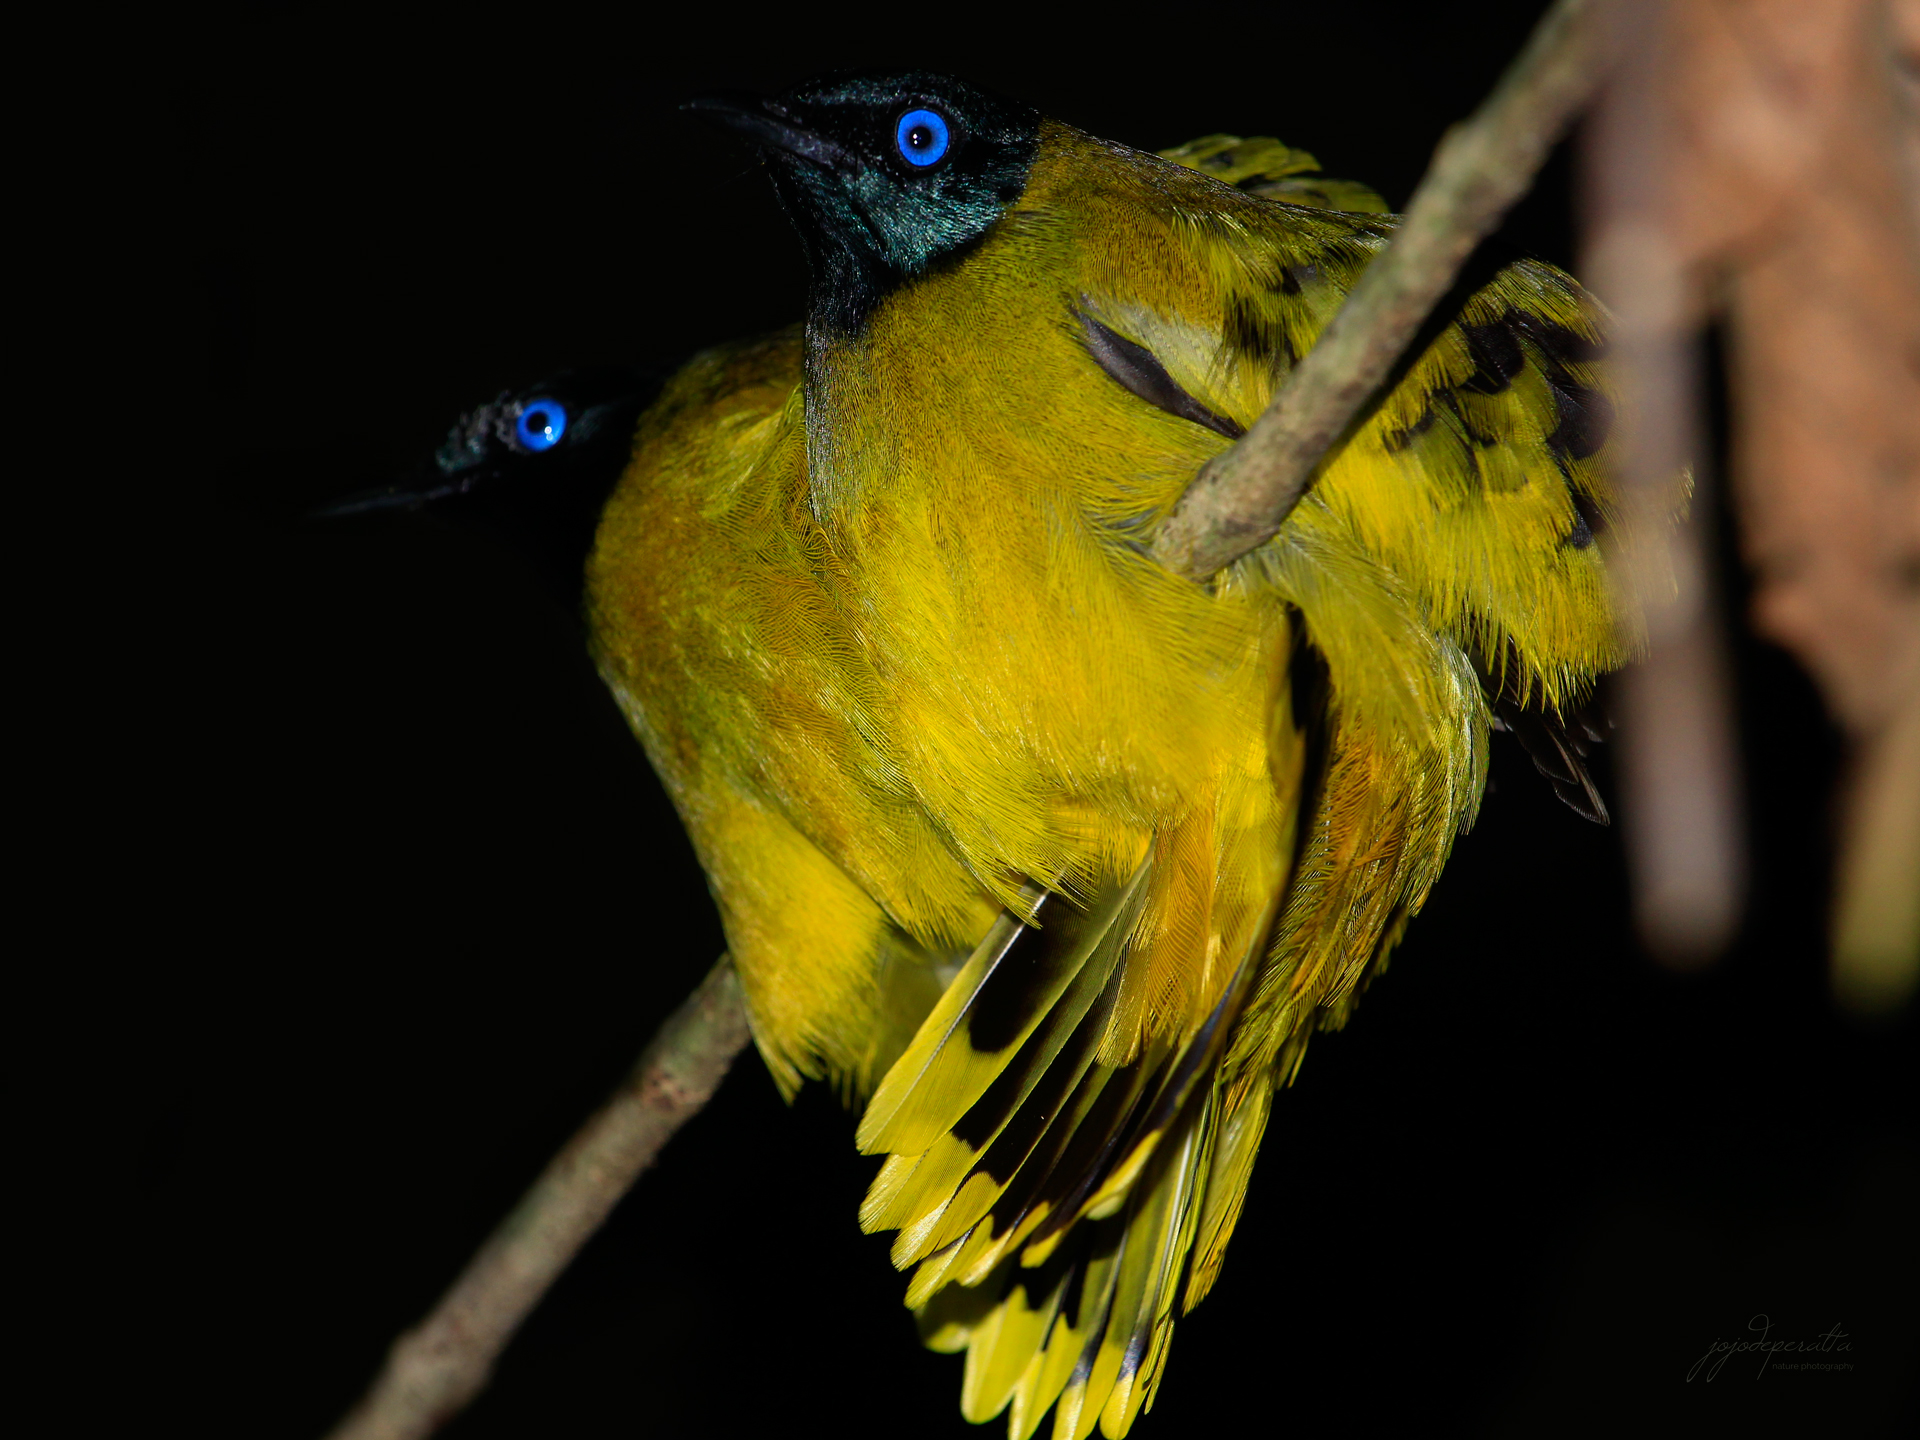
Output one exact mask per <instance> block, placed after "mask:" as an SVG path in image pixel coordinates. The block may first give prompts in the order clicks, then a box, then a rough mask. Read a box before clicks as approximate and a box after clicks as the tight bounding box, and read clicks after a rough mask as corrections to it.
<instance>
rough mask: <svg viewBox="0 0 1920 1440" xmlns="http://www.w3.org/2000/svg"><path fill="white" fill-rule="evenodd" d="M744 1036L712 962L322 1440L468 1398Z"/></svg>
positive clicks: (393, 1438)
mask: <svg viewBox="0 0 1920 1440" xmlns="http://www.w3.org/2000/svg"><path fill="white" fill-rule="evenodd" d="M747 1039H748V1034H747V1016H746V1009H745V1006H744V1004H743V1002H742V999H741V994H740V982H739V980H738V978H737V977H736V976H735V975H734V972H733V966H732V964H731V963H730V962H729V961H728V959H727V958H726V957H725V956H722V957H721V959H720V963H719V964H717V965H715V966H714V967H713V969H712V970H711V971H709V972H708V974H707V978H706V979H705V980H703V981H701V983H700V986H699V988H698V989H696V990H695V991H694V992H693V994H691V995H689V996H688V997H687V998H686V1000H685V1001H683V1002H682V1003H681V1005H680V1008H679V1009H678V1010H676V1011H674V1012H673V1014H672V1015H671V1016H669V1017H668V1018H667V1021H666V1023H665V1024H664V1025H662V1026H661V1027H660V1029H659V1030H658V1031H657V1032H655V1034H654V1037H653V1039H652V1041H650V1042H649V1043H648V1045H647V1048H646V1050H645V1052H644V1053H642V1055H641V1056H640V1061H639V1063H638V1064H637V1065H635V1066H634V1068H633V1072H632V1074H631V1075H629V1076H628V1077H627V1080H626V1082H625V1083H624V1084H622V1085H621V1087H620V1088H619V1089H618V1090H617V1091H615V1092H614V1094H613V1096H612V1098H611V1099H609V1100H608V1101H607V1103H606V1104H605V1105H604V1106H602V1107H601V1109H600V1111H599V1113H597V1114H596V1115H594V1117H593V1118H592V1119H591V1120H589V1121H587V1123H586V1124H585V1125H583V1126H582V1127H581V1128H580V1130H579V1132H578V1133H577V1134H575V1135H574V1137H573V1139H571V1140H570V1141H568V1142H567V1145H566V1148H565V1149H563V1150H562V1151H561V1152H560V1153H559V1154H558V1155H556V1156H554V1158H553V1159H552V1161H551V1162H549V1163H548V1165H547V1168H546V1170H545V1171H544V1172H542V1174H541V1176H540V1178H539V1179H538V1180H536V1181H534V1183H533V1186H532V1188H531V1189H529V1190H528V1191H527V1193H526V1194H525V1195H524V1196H523V1197H522V1198H521V1200H520V1203H519V1204H518V1205H517V1206H515V1207H514V1209H513V1212H512V1213H511V1214H509V1215H508V1216H507V1218H506V1219H505V1220H503V1221H501V1222H500V1225H499V1227H498V1228H497V1229H496V1230H495V1231H494V1232H493V1234H492V1235H490V1236H489V1237H488V1238H487V1242H486V1243H485V1244H484V1245H482V1246H481V1247H480V1250H479V1252H478V1253H477V1254H476V1255H475V1256H474V1257H473V1259H472V1260H471V1261H469V1262H468V1264H467V1268H466V1270H465V1272H464V1273H462V1274H461V1276H460V1278H459V1279H458V1280H456V1281H454V1283H453V1287H452V1288H451V1289H449V1290H448V1291H447V1293H446V1294H445V1295H444V1296H442V1297H441V1299H440V1303H439V1304H438V1305H436V1306H435V1307H434V1309H433V1313H432V1314H431V1315H429V1316H428V1317H427V1318H426V1319H425V1320H424V1321H422V1322H421V1323H420V1324H419V1325H418V1326H417V1327H415V1328H414V1329H412V1330H410V1331H408V1332H407V1333H406V1334H404V1335H402V1336H401V1337H400V1338H399V1339H398V1340H396V1341H395V1342H394V1345H393V1348H392V1350H390V1351H389V1352H388V1354H387V1363H386V1366H385V1367H384V1368H383V1369H382V1370H381V1372H380V1375H379V1378H378V1379H376V1380H375V1381H374V1383H373V1386H372V1388H370V1389H369V1390H368V1391H367V1393H366V1395H365V1396H364V1397H363V1398H362V1399H361V1401H360V1403H359V1404H358V1405H357V1406H355V1407H354V1410H353V1413H352V1414H350V1415H348V1416H347V1418H346V1419H345V1420H343V1421H341V1422H340V1424H339V1426H338V1427H337V1428H336V1429H335V1430H334V1431H333V1433H332V1435H331V1436H330V1437H329V1440H415V1437H419V1436H425V1435H430V1434H432V1433H433V1432H434V1431H435V1430H437V1429H438V1428H439V1427H440V1426H441V1425H443V1424H445V1423H446V1422H447V1421H448V1420H450V1419H452V1418H453V1416H454V1415H456V1414H457V1413H459V1411H460V1410H461V1409H462V1408H463V1407H464V1406H465V1405H466V1404H467V1403H468V1402H469V1401H470V1400H472V1399H473V1397H474V1396H475V1395H477V1394H479V1393H480V1390H481V1389H482V1387H484V1386H485V1385H486V1383H487V1379H488V1376H489V1375H490V1374H491V1372H492V1370H493V1362H494V1361H495V1360H496V1359H498V1358H499V1355H500V1352H501V1350H503V1349H504V1348H505V1347H506V1344H507V1341H508V1340H510V1339H511V1338H512V1337H513V1333H514V1331H515V1330H517V1329H518V1328H519V1327H520V1323H521V1321H523V1320H525V1319H526V1318H527V1315H528V1314H529V1313H530V1312H531V1311H532V1310H533V1307H534V1306H535V1305H537V1304H539V1302H540V1298H541V1297H542V1296H543V1295H545V1294H546V1292H547V1289H548V1287H549V1286H551V1285H552V1284H553V1282H554V1281H555V1280H556V1279H558V1278H559V1275H560V1272H561V1271H562V1270H564V1269H566V1267H567V1265H568V1264H569V1263H570V1262H571V1261H572V1259H573V1257H574V1256H575V1255H576V1254H578V1253H579V1251H580V1247H581V1246H582V1245H584V1244H586V1242H587V1240H588V1238H589V1237H590V1236H592V1234H593V1232H594V1231H595V1230H597V1229H599V1228H600V1224H601V1222H602V1221H603V1220H605V1219H606V1218H607V1215H608V1213H609V1212H610V1211H611V1210H612V1209H613V1207H614V1206H615V1205H616V1204H617V1203H618V1202H619V1200H620V1197H621V1196H623V1195H625V1194H626V1193H627V1190H628V1189H629V1188H630V1187H631V1186H632V1184H633V1182H634V1180H635V1179H636V1178H638V1176H639V1175H640V1172H641V1171H643V1170H645V1169H646V1168H647V1166H648V1165H650V1164H651V1163H652V1162H653V1159H654V1157H655V1156H657V1155H658V1154H659V1153H660V1149H661V1147H662V1146H664V1145H665V1144H666V1143H667V1141H668V1140H669V1139H671V1138H672V1136H673V1133H674V1131H676V1130H678V1129H679V1128H680V1126H681V1125H683V1124H684V1123H685V1122H686V1121H687V1120H689V1119H691V1118H692V1117H693V1116H694V1115H696V1114H698V1113H699V1112H700V1110H701V1108H702V1107H703V1106H705V1105H706V1103H707V1101H708V1100H709V1099H711V1098H712V1096H713V1092H714V1091H715V1090H716V1089H718V1088H719V1085H720V1081H721V1080H722V1079H723V1078H725V1076H726V1073H727V1070H728V1068H729V1067H730V1066H731V1065H732V1064H733V1061H734V1057H735V1056H737V1055H738V1054H739V1053H740V1052H741V1051H742V1050H744V1049H745V1048H746V1045H747Z"/></svg>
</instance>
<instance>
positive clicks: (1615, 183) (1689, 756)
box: [1582, 0, 1746, 969]
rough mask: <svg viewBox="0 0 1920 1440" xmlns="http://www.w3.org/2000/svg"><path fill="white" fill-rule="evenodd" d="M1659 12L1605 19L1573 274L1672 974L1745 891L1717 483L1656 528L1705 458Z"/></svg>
mask: <svg viewBox="0 0 1920 1440" xmlns="http://www.w3.org/2000/svg"><path fill="white" fill-rule="evenodd" d="M1670 14H1671V7H1670V6H1669V5H1668V3H1667V0H1617V3H1615V4H1614V5H1612V6H1611V7H1609V14H1608V16H1607V19H1608V20H1609V22H1610V23H1611V24H1612V25H1614V26H1616V27H1618V28H1619V30H1620V31H1623V32H1628V33H1630V34H1631V35H1632V36H1634V37H1635V38H1636V40H1637V41H1638V43H1636V44H1633V45H1631V46H1628V45H1626V44H1625V41H1626V38H1627V35H1626V34H1622V35H1621V42H1622V48H1623V49H1625V50H1626V51H1627V53H1626V55H1625V58H1624V61H1623V63H1622V64H1621V66H1620V67H1619V69H1618V71H1617V73H1616V74H1615V75H1614V76H1613V79H1612V80H1611V82H1610V83H1609V85H1608V88H1607V93H1606V94H1605V95H1604V96H1603V97H1602V98H1601V101H1600V103H1599V104H1598V105H1597V106H1596V107H1595V111H1594V115H1593V117H1592V119H1591V120H1590V121H1589V124H1588V131H1587V135H1586V141H1587V144H1586V154H1585V156H1584V159H1585V162H1586V166H1585V168H1586V172H1587V173H1586V177H1585V178H1586V192H1587V194H1586V200H1587V210H1588V220H1587V226H1586V231H1587V233H1586V235H1585V237H1584V253H1583V257H1582V273H1583V275H1584V276H1585V278H1586V280H1587V282H1588V283H1589V284H1590V285H1592V286H1594V288H1595V290H1596V291H1597V292H1598V293H1599V294H1600V295H1601V296H1602V297H1603V298H1604V299H1605V300H1606V301H1607V303H1608V305H1609V307H1610V309H1611V317H1612V325H1611V333H1610V335H1609V358H1610V360H1611V361H1612V364H1613V373H1614V378H1615V383H1616V385H1617V386H1618V390H1619V395H1620V409H1621V415H1622V423H1621V425H1620V435H1619V438H1618V440H1617V441H1616V443H1615V445H1614V459H1613V467H1612V468H1613V476H1614V479H1615V482H1616V485H1617V487H1618V494H1619V503H1620V508H1621V514H1620V519H1619V523H1618V524H1617V525H1616V526H1615V527H1614V529H1613V532H1612V533H1611V534H1610V535H1609V536H1608V537H1607V543H1608V547H1609V552H1610V553H1609V554H1608V562H1609V564H1610V566H1612V567H1615V569H1616V573H1617V574H1619V575H1620V576H1622V577H1623V580H1624V585H1625V588H1626V589H1627V590H1628V591H1629V592H1630V593H1631V594H1632V595H1633V596H1634V597H1635V600H1636V601H1637V603H1638V607H1639V611H1640V614H1641V616H1642V618H1643V620H1644V623H1645V627H1646V654H1645V656H1644V658H1643V659H1642V660H1641V661H1640V662H1639V663H1638V664H1636V665H1633V666H1631V667H1629V668H1628V669H1627V670H1626V671H1625V672H1624V673H1622V674H1621V676H1620V677H1619V679H1618V682H1617V686H1616V689H1615V692H1614V703H1615V709H1616V713H1617V719H1618V722H1619V727H1620V728H1619V735H1618V742H1617V743H1618V747H1619V755H1620V772H1619V773H1620V786H1621V790H1622V804H1621V807H1620V808H1621V812H1622V815H1623V817H1624V819H1625V821H1626V827H1625V828H1626V834H1625V840H1626V852H1627V862H1628V872H1629V875H1630V878H1631V880H1632V891H1633V910H1634V920H1635V923H1636V925H1637V928H1638V929H1639V932H1640V936H1641V938H1642V940H1643V941H1645V943H1646V945H1647V947H1648V949H1649V950H1651V951H1652V952H1653V954H1654V955H1655V956H1656V957H1658V958H1659V959H1660V960H1661V961H1662V962H1664V963H1666V964H1668V965H1671V966H1674V967H1676V968H1680V969H1689V968H1694V967H1697V966H1701V965H1705V964H1707V963H1709V962H1711V961H1712V960H1713V959H1715V958H1716V957H1717V956H1718V955H1719V953H1720V952H1721V951H1722V950H1723V949H1724V948H1725V947H1726V945H1727V943H1728V942H1729V941H1730V940H1731V938H1732V935H1733V931H1734V928H1735V926H1736V925H1737V923H1738V921H1739V913H1740V902H1741V899H1742V896H1743V892H1744V889H1745V868H1746V867H1745V851H1744V846H1743V844H1742V826H1741V823H1740V813H1741V805H1740V785H1739V772H1738V766H1737V764H1736V762H1735V758H1734V757H1735V754H1736V751H1735V741H1734V728H1735V727H1734V718H1733V695H1732V684H1731V678H1730V671H1731V665H1730V662H1729V659H1728V656H1727V645H1726V638H1725V636H1724V635H1723V634H1722V633H1721V627H1720V620H1719V615H1718V613H1717V608H1716V606H1717V601H1716V598H1715V597H1716V592H1717V587H1716V585H1715V583H1714V573H1713V565H1712V558H1711V556H1710V555H1709V553H1708V550H1707V545H1706V533H1707V531H1708V530H1709V529H1710V526H1711V517H1712V515H1713V513H1714V511H1715V509H1716V508H1717V501H1718V496H1717V494H1716V492H1717V490H1718V489H1719V483H1720V477H1718V476H1716V475H1713V474H1711V473H1708V472H1707V471H1705V470H1704V469H1697V470H1696V471H1695V491H1694V495H1693V503H1692V511H1693V513H1692V516H1691V517H1690V519H1689V521H1688V523H1686V524H1683V525H1681V526H1679V527H1675V526H1673V524H1672V521H1671V518H1670V517H1671V516H1672V514H1673V510H1674V502H1675V499H1676V495H1675V492H1674V477H1675V476H1677V475H1681V474H1683V473H1684V472H1685V470H1686V467H1687V466H1688V465H1689V463H1692V462H1694V461H1696V460H1698V459H1699V458H1700V457H1701V456H1702V455H1703V453H1704V451H1703V441H1704V437H1705V430H1704V427H1703V425H1702V421H1701V415H1702V413H1703V403H1702V390H1703V379H1702V373H1701V356H1700V348H1701V346H1700V339H1699V326H1700V323H1701V318H1702V313H1703V310H1704V296H1703V295H1702V294H1701V287H1700V282H1699V279H1698V277H1697V275H1696V274H1695V273H1693V272H1692V271H1691V270H1690V269H1689V267H1688V265H1687V263H1686V261H1687V259H1688V257H1687V256H1686V255H1685V253H1684V252H1683V251H1682V250H1681V248H1680V247H1679V245H1678V244H1677V242H1676V239H1675V236H1674V233H1673V231H1674V227H1673V226H1672V225H1671V224H1670V223H1669V222H1668V218H1667V214H1666V207H1667V206H1668V204H1669V203H1670V201H1669V199H1668V197H1669V196H1670V194H1671V193H1672V191H1673V188H1674V187H1675V186H1677V185H1678V184H1680V183H1684V182H1682V181H1681V180H1680V179H1679V177H1680V176H1681V175H1683V174H1684V173H1686V172H1685V169H1684V167H1685V164H1686V157H1685V153H1684V146H1683V145H1682V143H1681V141H1680V137H1679V135H1678V134H1677V126H1676V124H1675V118H1674V113H1673V108H1672V105H1671V96H1672V93H1673V85H1674V77H1673V75H1672V71H1673V69H1674V67H1675V64H1676V61H1675V56H1674V52H1675V49H1676V47H1675V45H1674V43H1673V41H1672V38H1671V36H1670V35H1669V34H1667V33H1666V32H1664V31H1663V29H1662V27H1663V25H1665V24H1666V23H1667V22H1668V20H1669V18H1670Z"/></svg>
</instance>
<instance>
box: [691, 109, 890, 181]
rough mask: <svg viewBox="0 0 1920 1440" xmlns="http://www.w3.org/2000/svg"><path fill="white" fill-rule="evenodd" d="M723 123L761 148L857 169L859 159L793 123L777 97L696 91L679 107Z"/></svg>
mask: <svg viewBox="0 0 1920 1440" xmlns="http://www.w3.org/2000/svg"><path fill="white" fill-rule="evenodd" d="M680 108H681V109H682V110H691V111H693V112H694V113H695V114H697V115H704V116H706V117H707V118H708V119H710V120H712V121H714V122H715V123H716V124H719V125H724V126H726V127H727V128H728V129H729V130H733V131H735V132H737V133H738V134H740V135H744V136H745V137H746V138H747V139H748V140H749V141H751V142H752V143H753V144H755V145H757V146H759V147H761V148H762V149H771V150H780V151H784V152H785V153H787V154H789V155H797V156H799V157H800V158H801V159H803V160H811V161H813V163H814V164H816V165H819V166H822V167H824V168H825V169H828V170H840V171H847V170H858V169H860V168H861V165H860V161H859V159H858V158H857V157H856V156H854V155H853V154H852V153H850V152H849V151H847V150H845V149H843V148H841V147H840V146H839V145H836V144H835V143H834V142H833V141H831V140H829V139H827V138H826V137H825V136H823V135H819V134H817V133H815V132H814V131H812V130H808V129H807V128H805V127H804V126H802V125H800V124H798V123H796V121H795V118H794V116H793V114H792V112H790V111H789V110H788V109H787V108H786V107H785V106H783V105H781V104H780V103H779V102H778V101H776V100H769V99H767V98H766V97H764V96H760V95H753V94H748V93H745V92H731V93H727V94H716V95H696V96H695V97H694V98H693V99H691V100H689V101H687V102H686V104H684V105H682V106H681V107H680Z"/></svg>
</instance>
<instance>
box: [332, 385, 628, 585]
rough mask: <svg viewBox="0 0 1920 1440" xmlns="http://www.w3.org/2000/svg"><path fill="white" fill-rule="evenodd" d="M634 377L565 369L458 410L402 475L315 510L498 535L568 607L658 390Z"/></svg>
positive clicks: (333, 516) (335, 515)
mask: <svg viewBox="0 0 1920 1440" xmlns="http://www.w3.org/2000/svg"><path fill="white" fill-rule="evenodd" d="M658 388H659V387H658V384H657V382H656V381H655V380H653V379H652V378H651V377H649V376H647V375H645V374H643V373H641V372H639V371H635V370H628V369H620V368H612V367H609V368H604V369H594V370H570V371H566V372H564V373H562V374H559V375H556V376H553V377H552V378H551V379H548V380H543V381H541V382H540V383H539V384H537V385H529V386H527V387H526V388H524V389H521V390H509V391H502V392H501V393H500V394H499V395H497V396H495V397H494V398H493V399H492V400H491V401H489V402H488V403H486V404H484V405H480V406H476V407H475V408H474V409H472V410H469V411H467V412H466V413H465V414H463V415H462V416H461V417H460V418H459V419H458V420H456V421H455V422H454V424H453V427H452V429H450V430H449V431H448V432H447V438H446V440H445V441H444V442H443V443H442V444H441V446H440V448H439V449H438V450H436V451H434V453H433V458H432V459H431V460H423V462H422V463H421V464H420V465H419V466H418V467H417V468H416V469H415V470H414V471H412V472H411V473H410V474H408V475H406V476H404V477H402V478H401V479H398V480H396V481H394V482H393V483H391V484H388V485H384V486H382V487H381V488H379V489H377V490H368V491H364V492H362V493H361V494H358V495H352V496H349V497H348V498H347V499H345V500H341V501H338V502H337V503H335V504H332V505H328V506H326V507H325V508H323V509H321V510H318V511H316V512H314V514H315V516H316V518H337V517H341V516H349V515H361V514H367V513H371V512H374V511H383V510H420V509H423V508H425V507H427V506H429V505H431V506H433V507H434V508H435V509H436V510H439V511H444V512H446V513H448V514H450V515H453V516H456V517H457V518H459V519H461V520H464V521H467V522H469V523H471V524H472V525H474V526H475V527H476V528H479V529H482V530H486V531H488V532H491V533H493V534H495V535H497V536H498V537H499V538H501V539H502V540H504V541H505V542H506V543H508V544H509V545H511V546H512V547H513V548H515V549H517V550H520V551H521V552H522V553H524V554H526V555H527V556H528V558H529V559H531V560H532V561H533V563H534V564H535V566H536V567H537V568H538V569H539V571H540V573H541V577H542V579H543V580H544V581H546V582H547V583H548V584H549V585H550V586H551V587H552V588H553V589H554V590H555V593H556V595H557V596H558V597H559V598H560V599H561V600H562V601H563V603H565V604H567V605H568V606H570V607H571V606H572V605H574V604H575V603H577V601H578V599H579V595H580V587H581V575H582V572H583V570H584V568H585V565H586V557H587V551H588V549H589V547H590V546H591V545H592V542H593V532H594V528H595V526H596V525H597V524H598V522H599V516H600V511H601V509H602V507H603V506H604V505H605V504H606V499H607V496H608V495H609V494H610V493H611V492H612V490H613V487H614V485H615V484H616V483H617V482H618V480H619V479H620V475H621V472H622V471H624V470H625V468H626V464H627V460H628V458H629V457H630V456H631V455H632V453H633V432H634V426H635V424H636V422H637V421H638V419H639V416H640V411H641V410H642V408H644V406H645V405H646V402H647V401H648V400H649V399H651V398H652V396H653V393H654V392H655V391H656V390H657V389H658Z"/></svg>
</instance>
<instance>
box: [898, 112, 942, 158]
mask: <svg viewBox="0 0 1920 1440" xmlns="http://www.w3.org/2000/svg"><path fill="white" fill-rule="evenodd" d="M893 143H894V144H895V145H896V146H898V147H899V150H900V156H901V158H902V159H903V160H905V161H906V162H907V163H908V164H909V165H917V166H919V167H921V168H922V169H925V168H926V167H927V166H929V165H938V164H939V163H940V160H941V157H942V156H944V155H945V154H946V153H947V147H948V146H949V145H951V144H952V143H953V137H952V136H951V135H950V134H948V132H947V122H946V120H945V119H944V118H943V117H942V116H940V115H939V114H938V113H936V112H935V111H932V110H909V111H907V113H906V114H904V115H902V116H901V117H900V123H899V124H897V125H895V126H894V127H893Z"/></svg>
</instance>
